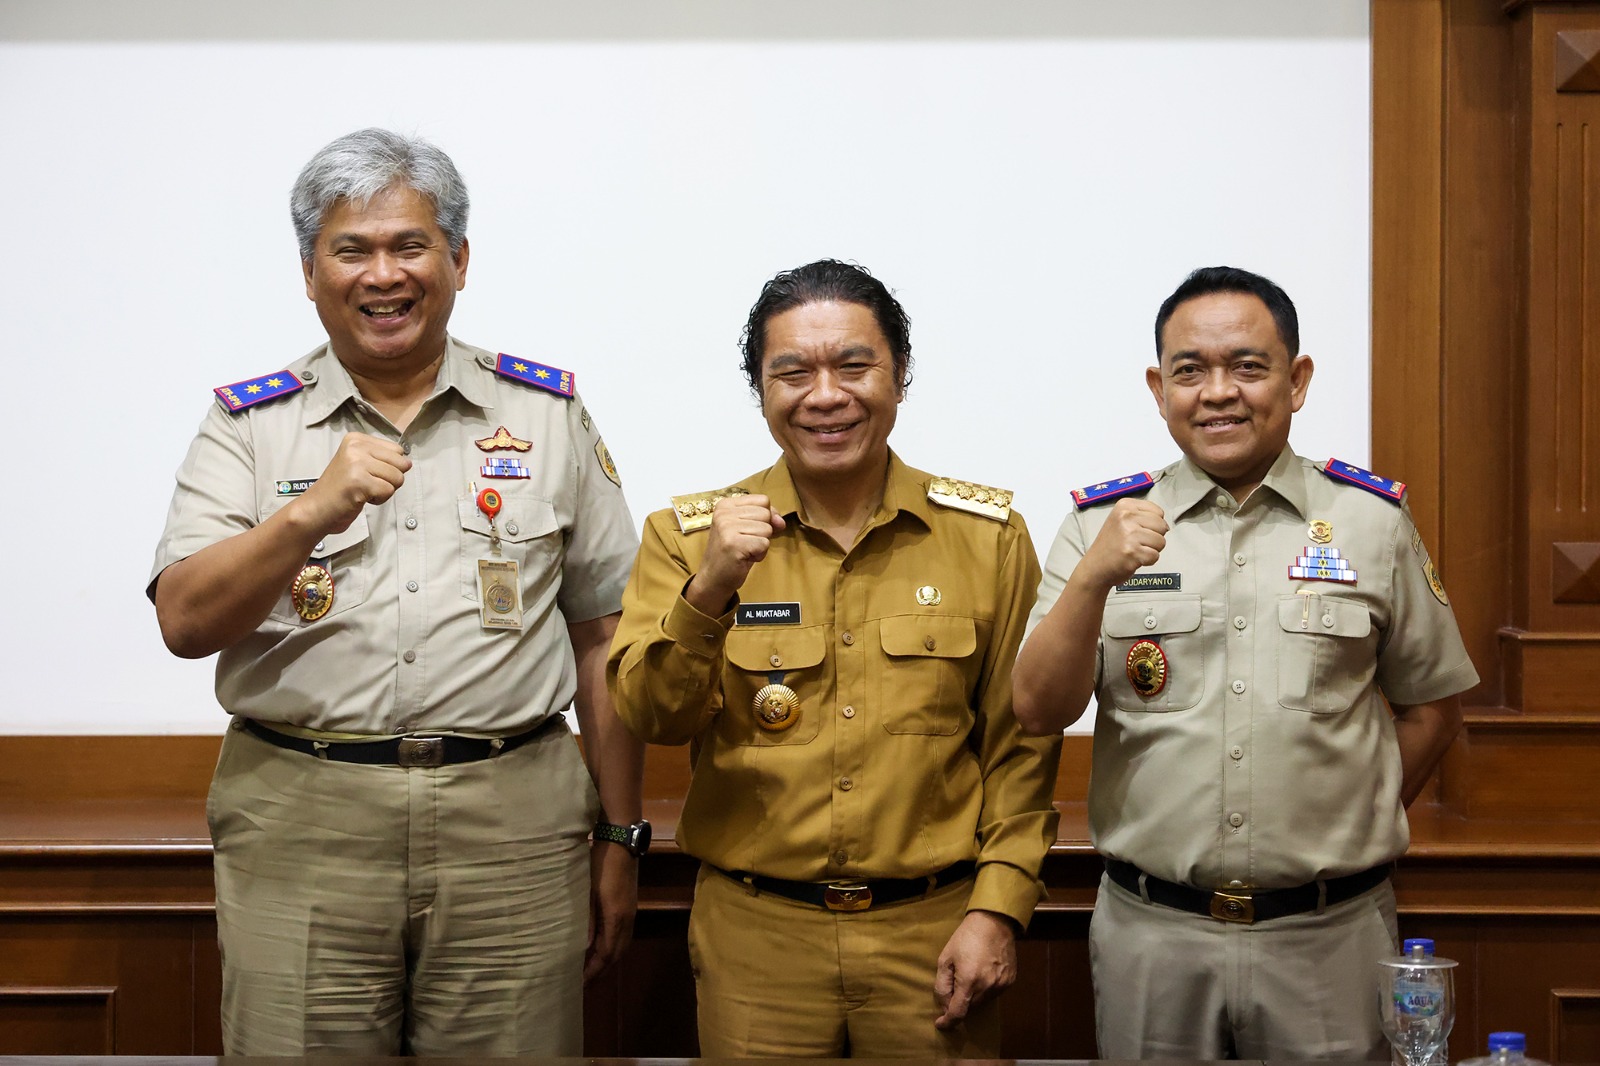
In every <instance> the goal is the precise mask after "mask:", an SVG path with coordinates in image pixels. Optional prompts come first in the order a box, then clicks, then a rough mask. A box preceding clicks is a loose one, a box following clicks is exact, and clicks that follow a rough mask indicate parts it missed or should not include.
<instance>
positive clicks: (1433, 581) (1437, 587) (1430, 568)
mask: <svg viewBox="0 0 1600 1066" xmlns="http://www.w3.org/2000/svg"><path fill="white" fill-rule="evenodd" d="M1422 572H1423V573H1424V574H1426V575H1427V576H1428V587H1429V588H1430V589H1432V590H1433V598H1434V599H1436V600H1438V601H1439V602H1440V603H1442V604H1444V605H1445V606H1446V607H1448V606H1450V597H1449V596H1446V595H1445V594H1444V579H1443V578H1441V577H1440V576H1439V568H1438V567H1437V566H1434V565H1433V560H1432V559H1429V560H1428V561H1427V562H1425V563H1423V564H1422Z"/></svg>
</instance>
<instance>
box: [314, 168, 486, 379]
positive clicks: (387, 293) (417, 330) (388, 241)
mask: <svg viewBox="0 0 1600 1066" xmlns="http://www.w3.org/2000/svg"><path fill="white" fill-rule="evenodd" d="M302 267H303V269H304V271H305V279H306V295H307V296H309V297H310V298H311V299H312V301H314V302H315V303H316V305H317V316H318V317H319V318H321V319H322V325H323V328H324V329H326V330H327V331H328V339H329V340H330V341H331V342H332V344H333V351H334V354H335V355H337V356H338V357H339V361H340V362H342V363H343V364H344V365H345V366H346V367H347V368H348V369H349V370H350V371H351V373H352V374H355V375H357V376H360V377H369V378H386V379H392V378H400V377H404V376H406V375H408V374H412V373H415V372H417V371H419V370H421V369H423V368H425V367H427V366H428V365H429V364H431V363H432V362H433V361H434V360H436V359H438V358H439V356H440V354H441V353H443V351H444V340H445V329H446V327H447V326H448V325H449V322H450V311H451V309H452V308H453V307H454V306H455V300H456V293H457V292H459V291H460V290H461V289H462V287H463V286H465V285H466V283H467V245H466V242H465V241H463V242H462V244H461V250H460V251H459V252H456V253H454V254H451V251H450V243H449V241H448V240H447V239H446V237H445V235H444V232H443V231H442V230H440V229H439V224H438V222H437V221H436V220H435V217H434V207H433V203H432V201H430V200H429V199H428V198H427V197H426V196H424V195H422V194H421V193H419V192H417V191H416V190H415V189H412V188H410V187H409V186H403V185H391V186H390V187H389V188H387V189H385V190H383V191H382V192H380V193H378V194H377V195H376V196H374V197H373V198H372V199H371V200H370V201H368V202H367V204H366V206H364V207H361V208H357V207H355V206H353V205H352V204H351V203H350V201H348V200H339V201H336V202H335V203H334V205H333V206H332V207H330V208H329V209H328V211H327V213H326V214H325V215H324V216H323V218H322V229H321V231H320V232H319V233H318V234H317V242H316V247H315V248H314V250H313V251H312V254H311V258H310V259H307V260H305V262H304V263H303V264H302Z"/></svg>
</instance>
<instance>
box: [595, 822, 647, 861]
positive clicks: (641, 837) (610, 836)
mask: <svg viewBox="0 0 1600 1066" xmlns="http://www.w3.org/2000/svg"><path fill="white" fill-rule="evenodd" d="M594 838H595V840H596V841H600V840H604V841H606V842H608V843H611V844H621V845H622V846H623V847H625V848H627V849H628V854H629V855H632V856H633V857H634V858H636V859H637V858H638V857H639V856H641V855H643V854H644V853H645V852H646V851H648V850H650V823H649V822H647V821H645V820H644V819H643V818H641V819H639V820H638V821H637V822H634V823H633V824H632V825H612V824H611V823H610V822H596V823H595V827H594Z"/></svg>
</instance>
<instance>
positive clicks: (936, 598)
mask: <svg viewBox="0 0 1600 1066" xmlns="http://www.w3.org/2000/svg"><path fill="white" fill-rule="evenodd" d="M943 602H944V593H942V592H940V591H939V590H938V589H936V588H934V587H933V586H932V585H923V586H922V587H921V588H919V589H917V603H918V604H919V605H920V606H923V607H937V606H939V604H941V603H943Z"/></svg>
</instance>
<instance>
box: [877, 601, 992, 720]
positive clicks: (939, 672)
mask: <svg viewBox="0 0 1600 1066" xmlns="http://www.w3.org/2000/svg"><path fill="white" fill-rule="evenodd" d="M878 641H879V645H880V646H881V647H882V648H883V656H884V659H883V662H882V664H881V665H880V666H877V667H876V668H875V667H874V664H870V663H869V664H868V667H867V672H868V676H869V677H871V678H872V679H873V682H874V684H873V685H872V686H871V692H872V711H873V713H874V714H875V715H876V716H877V718H878V721H880V722H882V723H883V728H884V729H885V730H887V731H888V732H890V733H912V734H920V735H923V736H941V737H948V736H953V735H955V734H956V733H960V732H965V731H967V730H970V729H971V728H972V720H973V715H972V706H971V702H970V700H969V699H968V693H969V691H970V689H971V686H972V681H973V680H974V679H975V678H976V676H977V664H976V663H975V662H973V657H974V656H975V655H976V653H977V650H978V630H977V625H976V623H975V622H974V621H973V619H971V618H951V617H937V616H933V615H900V616H896V617H891V618H885V619H882V620H881V621H880V622H879V623H878Z"/></svg>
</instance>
